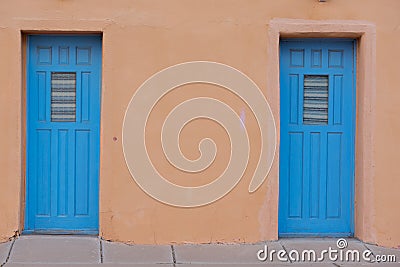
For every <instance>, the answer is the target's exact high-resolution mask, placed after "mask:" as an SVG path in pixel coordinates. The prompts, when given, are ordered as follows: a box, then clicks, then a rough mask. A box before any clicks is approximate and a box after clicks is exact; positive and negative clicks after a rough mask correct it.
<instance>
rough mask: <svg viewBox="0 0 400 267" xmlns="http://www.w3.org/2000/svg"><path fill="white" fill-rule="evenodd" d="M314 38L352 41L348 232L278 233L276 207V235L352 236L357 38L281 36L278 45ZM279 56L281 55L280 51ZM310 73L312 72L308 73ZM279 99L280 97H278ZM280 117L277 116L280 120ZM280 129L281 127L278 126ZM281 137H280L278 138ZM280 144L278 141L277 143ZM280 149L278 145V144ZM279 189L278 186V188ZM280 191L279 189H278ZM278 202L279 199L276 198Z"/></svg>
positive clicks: (327, 41)
mask: <svg viewBox="0 0 400 267" xmlns="http://www.w3.org/2000/svg"><path fill="white" fill-rule="evenodd" d="M314 40H315V42H319V43H330V42H341V41H345V42H352V43H353V58H352V62H353V70H352V72H353V74H352V92H351V95H352V96H351V102H352V107H351V112H352V113H351V128H350V135H351V139H352V140H351V142H352V144H353V147H352V149H351V155H350V159H351V163H350V164H351V166H352V169H351V177H350V188H349V189H350V195H349V198H350V199H349V201H350V205H351V206H350V218H349V223H350V233H349V235H347V234H346V233H336V232H332V233H318V232H315V233H281V234H279V216H280V215H279V210H280V209H279V208H278V235H279V237H310V236H311V237H353V236H354V206H355V203H354V184H355V183H354V180H355V175H354V170H355V131H356V103H357V98H356V97H357V96H356V93H357V87H356V86H357V84H356V79H357V76H356V73H357V43H358V40H357V39H354V38H281V39H280V41H279V47H280V46H281V41H288V42H291V41H293V42H304V44H307V43H312V42H313V41H314ZM279 54H280V57H281V53H279ZM279 74H281V70H280V68H279ZM310 74H312V72H311V73H310ZM279 95H281V89H279ZM280 99H281V98H280ZM279 106H281V101H280V103H279ZM280 119H281V117H279V121H280ZM279 128H280V130H281V127H279ZM280 134H281V131H279V136H280ZM280 139H281V138H280ZM279 145H280V143H279ZM279 150H280V146H279ZM279 164H280V158H279ZM278 173H279V176H280V169H279V170H278ZM279 190H280V188H279ZM279 192H280V191H279ZM278 203H279V200H278Z"/></svg>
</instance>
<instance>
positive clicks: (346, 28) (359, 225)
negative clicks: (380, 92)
mask: <svg viewBox="0 0 400 267" xmlns="http://www.w3.org/2000/svg"><path fill="white" fill-rule="evenodd" d="M267 26H268V46H267V47H268V48H267V49H268V50H267V53H268V64H267V75H268V77H267V88H268V90H271V91H273V90H277V91H278V92H279V88H280V86H279V69H280V68H279V40H280V38H281V37H286V38H287V37H289V38H290V37H293V38H299V37H302V38H315V37H318V38H330V37H331V38H338V37H339V38H355V39H358V42H357V43H358V44H357V52H356V53H357V74H356V77H357V78H356V79H357V82H356V83H357V84H356V101H357V104H356V105H357V106H356V141H355V142H356V144H355V204H354V207H355V211H354V216H355V218H354V219H355V224H354V225H355V237H357V238H359V239H361V240H363V241H365V242H368V243H376V242H377V240H376V232H375V227H374V223H375V222H374V219H375V206H374V178H375V159H374V151H375V148H374V144H375V142H374V134H375V117H376V110H375V101H376V27H375V25H374V24H372V23H370V22H366V21H354V20H302V19H284V18H275V19H272V20H271V21H270V22H269V24H268V25H267ZM279 97H280V96H279V93H278V94H276V96H275V97H274V98H271V99H270V101H271V105H272V107H273V108H272V109H273V110H275V111H276V112H277V113H278V114H275V118H280V114H279V103H280V99H279ZM276 126H277V132H280V120H279V119H277V120H276ZM277 139H278V144H277V145H278V147H279V142H280V137H279V136H278V138H277ZM276 156H277V157H278V158H277V160H279V151H277V154H276ZM278 177H279V174H278ZM278 180H279V178H278ZM275 186H276V187H275V188H274V189H275V190H277V191H278V190H279V181H278V183H275ZM276 197H277V198H278V197H279V195H278V194H277V195H276ZM276 203H278V200H277V199H276Z"/></svg>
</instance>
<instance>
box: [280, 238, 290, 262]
mask: <svg viewBox="0 0 400 267" xmlns="http://www.w3.org/2000/svg"><path fill="white" fill-rule="evenodd" d="M279 244H281V246H282V247H283V249H284V250H285V252H286V255H287V256H288V260H289V262H290V263H293V262H292V260H291V259H290V257H289V252H288V251H287V249H286V248H285V246H284V245H283V243H281V241H279Z"/></svg>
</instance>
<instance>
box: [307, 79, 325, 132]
mask: <svg viewBox="0 0 400 267" xmlns="http://www.w3.org/2000/svg"><path fill="white" fill-rule="evenodd" d="M328 85H329V80H328V75H304V99H303V100H304V102H303V103H304V104H303V124H313V125H323V124H328V92H329V91H328Z"/></svg>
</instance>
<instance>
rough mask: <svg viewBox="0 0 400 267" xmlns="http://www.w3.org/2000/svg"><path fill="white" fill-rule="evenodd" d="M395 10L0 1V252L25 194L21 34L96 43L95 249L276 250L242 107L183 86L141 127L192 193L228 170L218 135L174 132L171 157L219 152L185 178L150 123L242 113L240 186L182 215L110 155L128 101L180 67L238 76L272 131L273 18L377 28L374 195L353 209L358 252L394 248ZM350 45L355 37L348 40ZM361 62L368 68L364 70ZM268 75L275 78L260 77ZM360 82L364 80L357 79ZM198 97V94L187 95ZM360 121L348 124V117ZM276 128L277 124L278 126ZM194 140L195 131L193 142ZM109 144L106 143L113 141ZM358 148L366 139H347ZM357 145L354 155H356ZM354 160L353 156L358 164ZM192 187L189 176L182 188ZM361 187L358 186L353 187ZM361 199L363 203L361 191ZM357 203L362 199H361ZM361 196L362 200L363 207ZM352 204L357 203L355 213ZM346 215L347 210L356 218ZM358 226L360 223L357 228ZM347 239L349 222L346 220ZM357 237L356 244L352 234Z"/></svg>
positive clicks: (340, 1) (397, 232)
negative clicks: (213, 146) (192, 114)
mask: <svg viewBox="0 0 400 267" xmlns="http://www.w3.org/2000/svg"><path fill="white" fill-rule="evenodd" d="M399 13H400V2H399V1H397V0H385V1H377V0H368V1H367V0H354V1H346V0H332V1H327V2H326V3H319V2H318V1H316V0H305V1H297V0H282V1H274V0H271V1H267V0H255V1H246V0H240V1H239V0H234V1H231V0H222V1H211V0H205V1H181V0H170V1H161V0H159V1H156V0H154V1H147V0H142V1H122V0H117V1H112V3H111V2H109V1H105V0H96V1H95V0H91V1H90V0H84V1H78V0H75V1H74V0H56V1H54V0H38V1H28V0H6V1H1V3H0V121H1V123H2V131H1V133H0V136H1V138H0V147H1V152H0V168H1V170H2V174H1V177H0V207H1V209H0V241H5V240H6V239H7V238H8V237H10V236H12V235H14V232H15V231H20V230H21V229H22V228H21V222H22V221H23V212H21V210H22V211H23V208H21V207H22V206H23V205H24V204H23V195H24V193H23V192H24V190H23V188H24V162H23V161H24V154H25V147H24V130H25V120H24V110H25V105H24V97H25V94H24V93H25V91H24V90H25V89H24V86H23V77H24V73H23V67H22V65H23V60H22V59H23V56H22V51H23V49H22V43H23V38H22V36H23V35H22V34H21V32H23V33H26V32H61V31H67V32H71V31H72V32H74V31H77V32H102V34H103V81H102V83H103V84H102V122H101V163H100V166H101V167H100V235H101V236H102V237H103V238H105V239H110V240H117V241H123V242H130V243H140V244H155V243H157V244H164V243H182V242H190V243H205V242H256V241H260V240H274V239H277V214H278V213H277V212H278V205H277V196H278V191H277V189H278V162H279V159H278V157H276V158H275V161H274V164H273V166H272V169H271V172H270V175H269V177H268V179H267V181H266V182H265V183H264V184H263V185H262V186H261V188H260V189H259V190H258V191H256V192H255V193H253V194H249V193H248V191H247V187H248V185H249V182H250V179H251V175H252V172H253V171H254V169H255V165H256V159H257V157H258V154H259V151H258V150H257V148H258V144H259V141H260V138H259V132H258V131H257V127H256V125H255V122H254V118H253V117H252V116H251V115H250V110H249V109H248V108H246V107H244V104H243V102H241V101H240V100H239V99H237V98H235V97H234V96H233V95H232V94H230V93H229V92H226V91H224V90H216V89H217V88H216V87H215V86H204V85H188V87H190V89H191V90H189V91H187V90H184V87H185V86H184V87H182V88H180V89H178V90H176V92H172V93H170V94H168V95H167V96H166V97H165V99H163V100H162V102H160V103H159V108H158V113H155V114H153V115H152V118H150V121H149V125H148V129H149V131H150V136H149V137H148V139H149V140H151V142H149V147H148V148H149V150H151V151H152V153H153V154H152V155H151V157H152V158H153V159H154V160H155V161H157V162H158V163H159V166H158V168H159V171H160V172H161V173H165V174H167V175H171V176H168V177H171V178H170V179H171V181H173V182H176V183H179V184H183V185H188V184H189V185H194V184H204V183H207V182H209V181H210V180H212V179H213V178H214V177H217V175H218V174H220V172H221V171H222V170H223V169H224V166H225V165H226V161H227V159H226V158H227V155H228V148H229V143H228V140H227V139H226V137H227V136H226V134H225V133H224V131H223V130H222V128H221V127H219V126H216V125H215V124H213V123H211V122H208V121H198V122H195V123H193V125H192V126H190V125H189V126H188V127H187V129H184V131H183V132H182V140H181V143H182V149H183V152H184V153H185V155H187V156H188V157H189V158H196V156H198V151H197V144H198V141H199V140H200V139H202V138H204V137H205V136H207V137H211V138H213V139H214V140H215V142H216V143H217V144H218V149H219V150H218V153H219V154H218V155H217V158H216V162H215V163H216V164H215V166H212V167H211V168H210V169H207V170H206V171H204V173H200V174H198V175H197V176H196V177H195V178H196V179H188V177H187V176H184V175H183V174H182V173H178V172H177V171H176V170H174V169H173V168H172V167H171V166H169V165H168V164H166V163H165V158H164V157H163V156H162V151H161V147H160V141H159V138H158V136H159V132H160V127H161V125H160V121H162V118H163V116H164V117H165V115H166V114H167V113H168V112H169V111H170V110H171V108H172V107H174V105H175V104H176V103H178V102H179V101H182V100H185V99H187V98H190V97H193V96H204V95H205V96H213V97H215V98H217V99H220V100H222V101H224V102H229V103H230V105H231V106H232V108H233V109H234V110H236V111H238V112H241V110H242V109H245V112H246V114H248V116H246V118H247V119H248V129H249V135H250V137H251V138H250V139H251V140H252V143H251V148H252V151H251V154H250V163H249V166H248V169H247V171H246V173H245V175H244V177H243V178H242V180H241V182H240V183H239V185H238V186H237V187H236V188H235V189H234V190H233V191H232V192H231V193H230V194H228V195H227V196H226V197H224V198H222V199H221V200H219V201H217V202H216V203H214V204H212V205H208V206H204V207H200V208H191V209H183V208H176V207H171V206H168V205H165V204H162V203H160V202H157V201H155V200H153V199H152V198H150V197H149V196H148V195H146V194H145V193H144V192H143V191H142V190H141V189H140V188H139V187H138V186H137V185H136V183H135V182H134V181H133V179H132V178H131V177H130V174H129V172H128V169H127V167H126V164H125V161H124V157H123V153H122V144H121V137H122V136H121V135H122V122H123V118H124V112H125V109H126V108H127V105H128V103H129V100H130V98H131V97H132V95H133V93H134V92H135V90H136V89H137V88H138V87H139V86H140V85H141V84H142V83H143V82H144V81H145V80H146V79H147V78H148V77H150V76H151V75H152V74H154V73H156V72H158V71H160V70H161V69H163V68H165V67H168V66H171V65H174V64H177V63H181V62H186V61H194V60H208V61H216V62H221V63H224V64H227V65H230V66H232V67H235V68H237V69H239V70H241V71H242V72H244V73H245V74H246V75H248V76H249V77H250V78H251V79H252V80H253V81H255V82H256V84H257V85H258V86H259V87H260V88H261V90H262V91H263V93H264V95H265V96H266V98H267V99H268V101H270V104H271V108H272V112H273V113H274V115H275V119H276V120H277V121H278V118H279V116H277V115H278V114H279V113H278V111H279V106H278V104H279V94H278V93H279V90H278V89H279V88H275V87H271V86H269V85H271V83H270V79H276V77H275V76H276V75H277V73H275V72H274V71H271V66H270V64H276V62H273V61H271V56H270V54H269V52H270V50H269V44H270V42H269V41H270V40H269V35H268V30H269V28H270V23H271V20H272V19H274V18H286V19H307V20H321V21H323V20H352V21H358V20H360V21H367V22H368V23H371V24H374V25H376V55H375V54H373V53H372V54H368V55H365V57H366V58H368V57H372V58H374V57H376V97H375V96H373V97H374V103H375V104H374V106H375V115H374V116H371V120H374V121H373V122H371V127H373V128H372V132H373V135H374V139H373V140H374V146H373V149H371V151H369V152H368V153H371V155H370V156H371V158H373V159H374V160H373V161H370V162H368V164H371V165H373V167H374V171H373V173H372V174H369V175H370V176H369V177H370V179H372V180H371V181H370V182H371V183H372V184H373V186H372V187H373V188H374V189H373V194H372V193H371V196H370V197H371V198H370V199H369V201H368V203H364V204H365V205H366V206H367V207H366V209H368V210H369V211H370V213H368V214H369V215H368V216H369V217H368V218H367V220H369V222H368V225H369V227H370V228H369V229H364V230H363V231H364V232H365V231H371V232H373V233H374V235H373V236H369V237H368V238H367V239H368V241H369V242H372V243H377V244H379V245H384V246H388V247H398V246H400V228H399V227H397V226H398V225H399V224H400V212H399V208H398V204H397V203H399V201H400V195H399V194H398V188H400V179H399V178H398V177H400V171H399V169H398V168H396V165H397V158H398V157H397V153H398V151H399V150H400V143H399V142H398V141H397V136H398V135H399V133H400V121H399V120H398V114H399V113H400V106H399V105H398V101H399V99H400V91H399V90H398V86H399V85H400V76H399V75H398V66H397V64H398V62H399V61H400V52H399V50H398V47H400V16H399ZM355 36H358V35H355ZM368 62H369V61H368V60H367V62H366V63H368ZM271 75H275V76H274V77H272V78H271ZM359 75H363V74H362V73H360V74H359ZM197 89H198V90H197ZM358 118H359V117H358ZM277 124H278V125H279V121H278V123H277ZM198 129H206V130H202V131H199V130H198ZM113 137H116V138H117V140H116V141H114V140H113ZM357 138H358V139H357V142H358V143H359V142H363V140H364V139H365V137H364V133H363V132H358V133H357ZM358 143H357V145H358ZM363 157H365V155H362V154H360V153H359V154H357V158H356V166H357V164H358V163H357V161H358V160H361V159H362V158H363ZM192 178H194V177H192ZM362 179H363V177H362V174H361V176H360V179H359V181H360V185H359V187H357V186H358V185H356V191H357V190H358V189H357V188H362V186H363V184H362V183H363V180H362ZM367 193H368V192H367ZM363 194H366V193H365V192H364V193H363ZM368 196H369V195H368V194H366V198H368ZM358 204H360V203H356V207H357V205H358ZM356 215H357V210H356ZM363 220H364V219H363ZM356 234H357V218H356ZM360 236H361V238H363V236H362V235H360Z"/></svg>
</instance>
